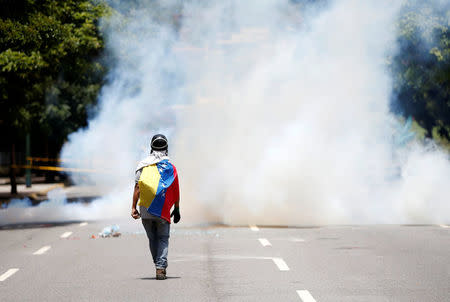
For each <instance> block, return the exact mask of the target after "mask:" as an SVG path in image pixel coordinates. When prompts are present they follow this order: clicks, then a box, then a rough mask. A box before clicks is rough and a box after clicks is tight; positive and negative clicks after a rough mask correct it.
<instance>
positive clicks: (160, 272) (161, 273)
mask: <svg viewBox="0 0 450 302" xmlns="http://www.w3.org/2000/svg"><path fill="white" fill-rule="evenodd" d="M166 279H167V277H166V270H165V269H164V268H161V269H160V268H157V269H156V280H166Z"/></svg>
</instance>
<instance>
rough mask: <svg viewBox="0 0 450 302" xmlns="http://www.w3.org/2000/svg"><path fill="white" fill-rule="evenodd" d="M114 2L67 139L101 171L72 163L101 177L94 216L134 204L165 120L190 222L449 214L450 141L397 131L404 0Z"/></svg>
mask: <svg viewBox="0 0 450 302" xmlns="http://www.w3.org/2000/svg"><path fill="white" fill-rule="evenodd" d="M116 8H117V9H118V11H119V12H121V13H122V14H117V15H116V16H114V17H113V18H112V19H111V20H109V21H108V23H107V24H105V37H106V39H107V47H108V51H109V52H110V53H111V54H112V56H113V57H115V58H117V60H116V61H115V62H114V64H113V66H114V67H113V68H112V71H111V73H110V75H109V84H108V85H106V86H105V87H104V88H103V90H102V93H101V96H100V99H99V103H100V105H99V108H100V112H99V113H98V115H97V116H96V117H95V118H93V119H92V120H91V121H90V123H89V127H88V128H87V129H83V130H80V131H79V132H77V133H75V134H73V135H71V136H70V140H69V142H68V143H67V144H66V145H65V146H64V148H63V151H62V154H61V156H62V157H63V158H71V159H76V160H77V161H76V162H75V163H77V162H79V163H80V164H79V167H83V165H84V164H83V163H86V162H89V163H93V167H94V168H95V169H97V170H98V171H99V173H93V174H86V175H82V176H81V175H79V174H74V175H73V178H74V179H75V181H76V182H77V183H83V182H86V181H87V182H89V183H95V184H96V185H97V186H99V187H101V188H102V189H103V192H104V197H102V198H101V199H100V200H97V201H94V202H93V203H92V207H93V208H95V209H87V211H89V215H90V216H91V217H92V216H95V215H98V218H104V217H105V216H108V218H109V217H117V216H124V217H128V216H129V212H130V207H131V195H132V188H133V186H134V168H135V166H136V164H137V162H138V161H139V159H140V158H142V157H144V156H145V155H146V154H147V153H148V152H149V142H150V138H151V137H152V136H153V135H154V134H155V133H164V134H166V135H167V136H168V138H169V152H170V155H171V157H172V160H173V162H174V164H175V165H176V166H177V169H178V172H179V175H180V189H181V215H182V221H183V222H184V223H185V224H189V223H208V222H212V223H214V222H218V223H226V224H233V225H242V224H247V223H257V224H268V225H315V224H359V223H448V222H449V221H450V203H449V202H448V200H446V196H450V186H449V185H448V180H449V179H450V163H449V160H448V155H446V154H445V153H443V152H442V151H440V150H439V148H437V147H430V146H425V145H423V144H422V143H420V142H416V141H413V142H411V143H409V144H408V145H407V146H403V147H399V146H396V144H394V139H393V135H394V129H395V127H394V124H395V123H396V118H395V117H393V116H392V114H391V113H390V112H389V98H390V95H391V90H392V87H391V85H392V81H391V78H390V75H389V73H388V72H387V69H386V58H387V56H388V55H392V54H393V53H395V51H396V49H395V36H396V32H395V25H394V23H395V21H396V18H397V14H398V11H399V8H400V3H392V1H387V0H386V1H384V0H382V1H353V0H335V1H319V2H317V3H311V2H309V1H304V2H295V1H275V0H263V1H238V0H230V1H215V2H206V1H159V3H156V2H155V1H150V2H148V1H141V2H139V1H138V4H137V5H136V6H135V7H134V8H133V9H130V8H124V7H120V6H117V7H116ZM70 166H71V167H73V166H74V165H73V164H71V165H70ZM83 207H84V206H83Z"/></svg>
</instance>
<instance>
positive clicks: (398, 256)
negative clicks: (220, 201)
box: [0, 221, 450, 302]
mask: <svg viewBox="0 0 450 302" xmlns="http://www.w3.org/2000/svg"><path fill="white" fill-rule="evenodd" d="M116 223H117V221H116ZM108 224H110V223H108V222H88V223H87V224H83V225H80V222H76V223H71V224H62V225H47V226H45V225H42V226H33V227H32V228H30V227H15V228H13V229H5V228H3V229H1V230H0V301H258V302H261V301H276V302H281V301H303V302H314V301H317V302H325V301H333V302H334V301H376V302H382V301H408V302H409V301H422V302H423V301H425V302H432V301H440V302H441V301H450V256H449V255H450V228H448V227H446V226H329V227H312V228H264V227H259V228H258V229H257V228H253V230H252V229H251V228H249V227H247V226H245V227H214V226H209V227H198V228H183V227H182V225H180V226H178V225H172V226H173V227H172V232H171V240H170V252H169V268H168V277H169V278H168V279H167V280H164V281H158V280H155V278H154V277H155V272H154V267H153V264H152V263H151V258H150V253H149V251H148V247H147V245H148V243H147V239H146V237H145V234H144V233H142V231H143V228H142V226H141V224H140V221H139V222H133V221H122V222H119V225H120V226H121V232H122V236H121V237H119V238H96V239H92V238H91V235H93V234H94V235H97V234H98V232H99V231H100V230H101V229H102V228H103V227H104V226H106V225H108ZM62 235H64V236H63V237H64V238H61V236H62ZM17 269H18V270H17Z"/></svg>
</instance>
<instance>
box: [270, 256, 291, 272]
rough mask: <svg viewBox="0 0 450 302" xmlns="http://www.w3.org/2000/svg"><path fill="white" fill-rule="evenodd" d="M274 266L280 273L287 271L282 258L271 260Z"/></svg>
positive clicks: (287, 268)
mask: <svg viewBox="0 0 450 302" xmlns="http://www.w3.org/2000/svg"><path fill="white" fill-rule="evenodd" d="M272 260H273V262H274V263H275V265H276V266H277V267H278V269H279V270H280V271H288V270H289V267H288V266H287V264H286V262H284V260H283V259H282V258H272Z"/></svg>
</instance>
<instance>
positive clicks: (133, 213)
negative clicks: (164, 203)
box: [131, 208, 141, 219]
mask: <svg viewBox="0 0 450 302" xmlns="http://www.w3.org/2000/svg"><path fill="white" fill-rule="evenodd" d="M131 217H133V218H134V219H139V218H141V214H139V212H138V210H137V209H136V208H132V209H131Z"/></svg>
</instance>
